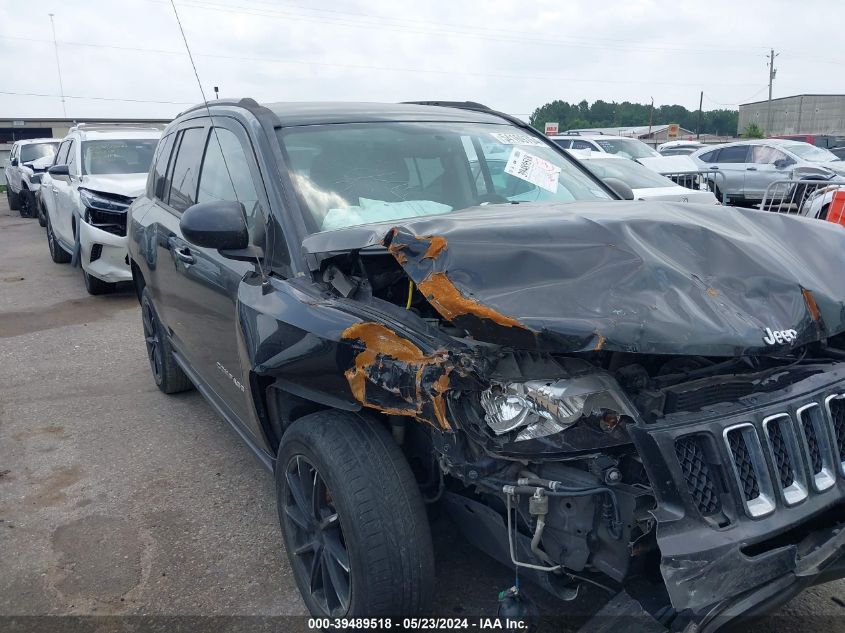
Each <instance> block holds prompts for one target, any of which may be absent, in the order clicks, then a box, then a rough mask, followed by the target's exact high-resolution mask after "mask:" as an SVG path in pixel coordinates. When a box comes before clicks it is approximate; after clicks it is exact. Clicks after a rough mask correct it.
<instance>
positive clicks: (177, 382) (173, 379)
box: [141, 288, 194, 394]
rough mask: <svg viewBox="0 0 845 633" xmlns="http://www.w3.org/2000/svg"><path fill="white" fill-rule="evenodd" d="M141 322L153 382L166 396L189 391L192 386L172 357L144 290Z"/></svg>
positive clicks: (148, 296) (148, 293)
mask: <svg viewBox="0 0 845 633" xmlns="http://www.w3.org/2000/svg"><path fill="white" fill-rule="evenodd" d="M141 322H142V324H143V327H144V341H145V343H146V345H147V358H149V360H150V369H151V370H152V372H153V380H155V383H156V385H157V386H158V388H159V389H161V390H162V391H163V392H164V393H167V394H171V393H179V392H180V391H187V390H188V389H191V388H192V387H193V386H194V385H193V384H192V383H191V380H190V379H189V378H188V377H187V376H186V375H185V372H183V371H182V368H181V367H179V364H178V363H177V362H176V359H175V358H174V357H173V348H172V347H171V346H170V341H169V340H168V338H167V332H166V331H165V329H164V326H163V325H162V324H161V321H159V319H158V315H157V314H156V311H155V308H154V307H153V298H152V297H151V296H150V291H149V290H147V289H146V288H144V290H143V291H142V292H141Z"/></svg>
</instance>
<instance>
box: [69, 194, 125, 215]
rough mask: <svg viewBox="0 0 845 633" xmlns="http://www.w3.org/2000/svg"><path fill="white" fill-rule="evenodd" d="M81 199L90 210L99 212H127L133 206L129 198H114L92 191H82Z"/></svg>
mask: <svg viewBox="0 0 845 633" xmlns="http://www.w3.org/2000/svg"><path fill="white" fill-rule="evenodd" d="M121 198H122V197H121ZM79 199H80V200H82V204H84V205H85V206H86V207H88V208H89V209H96V210H99V211H126V209H128V208H129V205H130V204H131V200H130V199H128V198H124V199H120V198H112V197H110V196H106V195H104V194H101V193H97V192H96V191H91V190H90V189H80V190H79Z"/></svg>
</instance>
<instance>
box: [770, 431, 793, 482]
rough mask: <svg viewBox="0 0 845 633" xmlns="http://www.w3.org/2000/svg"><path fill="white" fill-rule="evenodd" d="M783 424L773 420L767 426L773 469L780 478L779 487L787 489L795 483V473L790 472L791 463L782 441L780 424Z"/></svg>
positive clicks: (787, 450)
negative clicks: (774, 468) (773, 459)
mask: <svg viewBox="0 0 845 633" xmlns="http://www.w3.org/2000/svg"><path fill="white" fill-rule="evenodd" d="M784 423H785V422H782V421H778V420H775V421H774V422H772V423H771V424H769V442H771V445H772V455H773V456H774V458H775V467H776V468H777V471H778V477H779V478H780V485H781V487H783V488H789V486H791V485H792V484H793V482H794V481H795V472H794V471H793V470H792V463H791V461H790V458H789V449H788V448H787V446H786V440H784V439H783V429H782V428H781V424H784Z"/></svg>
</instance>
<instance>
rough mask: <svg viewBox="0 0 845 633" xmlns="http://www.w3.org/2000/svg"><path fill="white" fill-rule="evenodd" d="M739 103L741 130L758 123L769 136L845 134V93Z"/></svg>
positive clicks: (738, 130) (739, 130) (795, 96)
mask: <svg viewBox="0 0 845 633" xmlns="http://www.w3.org/2000/svg"><path fill="white" fill-rule="evenodd" d="M771 107H772V110H771V119H770V116H769V102H768V101H754V102H753V103H743V104H741V105H740V106H739V125H738V129H737V134H742V132H743V131H745V129H746V128H747V127H748V126H749V125H750V124H752V123H756V124H757V125H758V126H760V128H761V129H762V130H763V131H764V132H765V133H766V136H781V135H784V134H832V135H842V134H845V94H840V95H821V94H805V95H794V96H792V97H780V98H778V99H772V106H771Z"/></svg>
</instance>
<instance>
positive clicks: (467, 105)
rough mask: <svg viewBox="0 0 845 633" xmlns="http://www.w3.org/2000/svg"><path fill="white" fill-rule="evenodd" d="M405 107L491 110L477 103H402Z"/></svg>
mask: <svg viewBox="0 0 845 633" xmlns="http://www.w3.org/2000/svg"><path fill="white" fill-rule="evenodd" d="M402 103H404V104H407V105H427V106H440V107H443V108H460V109H462V110H490V111H492V108H491V107H489V106H486V105H484V104H483V103H478V102H477V101H402Z"/></svg>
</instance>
